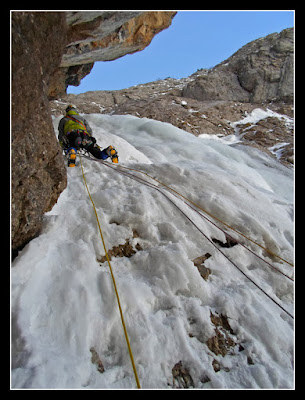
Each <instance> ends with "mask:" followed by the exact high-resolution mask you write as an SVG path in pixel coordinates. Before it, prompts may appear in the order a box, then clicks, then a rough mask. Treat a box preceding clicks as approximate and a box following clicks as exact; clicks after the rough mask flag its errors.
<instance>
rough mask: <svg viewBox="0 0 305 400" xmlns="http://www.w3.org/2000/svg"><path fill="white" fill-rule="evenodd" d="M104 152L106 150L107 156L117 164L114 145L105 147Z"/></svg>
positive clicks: (117, 159)
mask: <svg viewBox="0 0 305 400" xmlns="http://www.w3.org/2000/svg"><path fill="white" fill-rule="evenodd" d="M106 152H107V154H108V156H109V157H110V158H111V161H112V162H113V163H116V164H117V163H118V162H119V156H118V153H117V151H116V149H115V148H114V147H112V146H109V147H107V149H106Z"/></svg>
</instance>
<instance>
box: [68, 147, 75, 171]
mask: <svg viewBox="0 0 305 400" xmlns="http://www.w3.org/2000/svg"><path fill="white" fill-rule="evenodd" d="M75 164H76V150H75V149H73V148H72V149H70V150H69V152H68V167H75Z"/></svg>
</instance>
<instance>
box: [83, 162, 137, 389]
mask: <svg viewBox="0 0 305 400" xmlns="http://www.w3.org/2000/svg"><path fill="white" fill-rule="evenodd" d="M79 158H80V165H81V168H82V175H83V180H84V183H85V186H86V189H87V192H88V195H89V198H90V200H91V203H92V207H93V210H94V214H95V217H96V221H97V225H98V229H99V232H100V236H101V239H102V243H103V247H104V251H105V256H106V259H107V262H108V266H109V270H110V274H111V278H112V283H113V287H114V291H115V295H116V299H117V303H118V307H119V311H120V316H121V321H122V325H123V330H124V335H125V339H126V343H127V347H128V352H129V356H130V361H131V364H132V369H133V372H134V376H135V380H136V383H137V387H138V389H140V388H141V386H140V381H139V377H138V373H137V369H136V365H135V362H134V358H133V354H132V350H131V346H130V342H129V338H128V333H127V328H126V324H125V321H124V316H123V311H122V307H121V302H120V297H119V293H118V289H117V285H116V281H115V278H114V275H113V271H112V267H111V263H110V259H109V256H108V252H107V248H106V244H105V241H104V236H103V232H102V228H101V225H100V221H99V218H98V215H97V211H96V207H95V204H94V201H93V199H92V196H91V194H90V191H89V188H88V185H87V180H86V177H85V173H84V168H83V164H82V157H81V156H80V157H79Z"/></svg>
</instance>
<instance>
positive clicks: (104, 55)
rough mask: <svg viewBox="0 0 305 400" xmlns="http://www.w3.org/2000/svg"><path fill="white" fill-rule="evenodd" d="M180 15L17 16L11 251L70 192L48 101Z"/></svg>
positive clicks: (137, 46)
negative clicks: (59, 197)
mask: <svg viewBox="0 0 305 400" xmlns="http://www.w3.org/2000/svg"><path fill="white" fill-rule="evenodd" d="M174 15H175V12H114V11H105V12H12V121H11V123H12V143H11V153H12V170H11V185H12V192H11V193H12V199H11V213H12V215H11V230H12V250H13V253H14V252H15V253H16V251H17V250H18V249H19V248H22V247H23V246H24V244H26V243H27V242H28V241H29V240H31V239H32V238H33V237H35V236H36V235H37V234H38V233H39V231H40V229H41V225H42V216H43V214H44V213H45V212H47V211H49V210H50V209H51V208H52V207H53V205H54V204H55V202H56V201H57V198H58V196H59V194H60V193H61V192H62V190H63V189H64V188H65V187H66V183H67V179H66V169H65V165H64V160H63V157H62V151H61V149H60V147H59V145H58V142H57V139H56V137H55V133H54V129H53V125H52V119H51V112H50V108H49V99H50V98H53V99H55V98H57V96H59V94H63V93H65V90H66V87H67V85H68V84H72V85H77V84H79V82H80V79H82V77H84V76H85V75H86V74H88V73H89V72H90V70H91V68H92V66H93V64H94V62H95V61H97V60H101V61H102V60H113V59H115V58H118V57H122V56H123V55H125V54H128V53H133V52H135V51H139V50H142V49H143V48H144V47H145V46H147V45H148V44H149V43H150V41H151V40H152V38H153V36H154V35H155V34H156V33H158V32H160V31H161V30H162V29H164V28H167V27H168V26H169V25H170V24H171V20H172V18H173V16H174Z"/></svg>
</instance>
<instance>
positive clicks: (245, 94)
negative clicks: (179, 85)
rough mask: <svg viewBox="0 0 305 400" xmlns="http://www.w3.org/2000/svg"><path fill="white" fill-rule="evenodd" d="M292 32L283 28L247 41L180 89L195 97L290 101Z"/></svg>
mask: <svg viewBox="0 0 305 400" xmlns="http://www.w3.org/2000/svg"><path fill="white" fill-rule="evenodd" d="M293 61H294V31H293V28H289V29H285V30H283V31H282V32H280V33H273V34H271V35H268V36H266V37H264V38H261V39H257V40H254V41H253V42H251V43H248V44H247V45H245V46H244V47H242V48H241V49H240V50H238V51H237V52H236V53H235V54H233V55H232V56H231V57H230V58H228V59H227V60H225V61H223V62H222V63H220V64H218V65H217V66H216V67H214V68H212V69H211V70H205V71H203V73H201V74H199V75H198V77H197V78H196V79H195V80H194V81H192V82H190V83H189V84H188V85H186V87H185V88H184V89H183V96H185V97H190V98H193V99H196V100H229V101H230V100H233V101H241V102H252V103H260V102H264V101H286V102H293V96H294V94H293V76H294V75H293V71H294V62H293Z"/></svg>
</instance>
